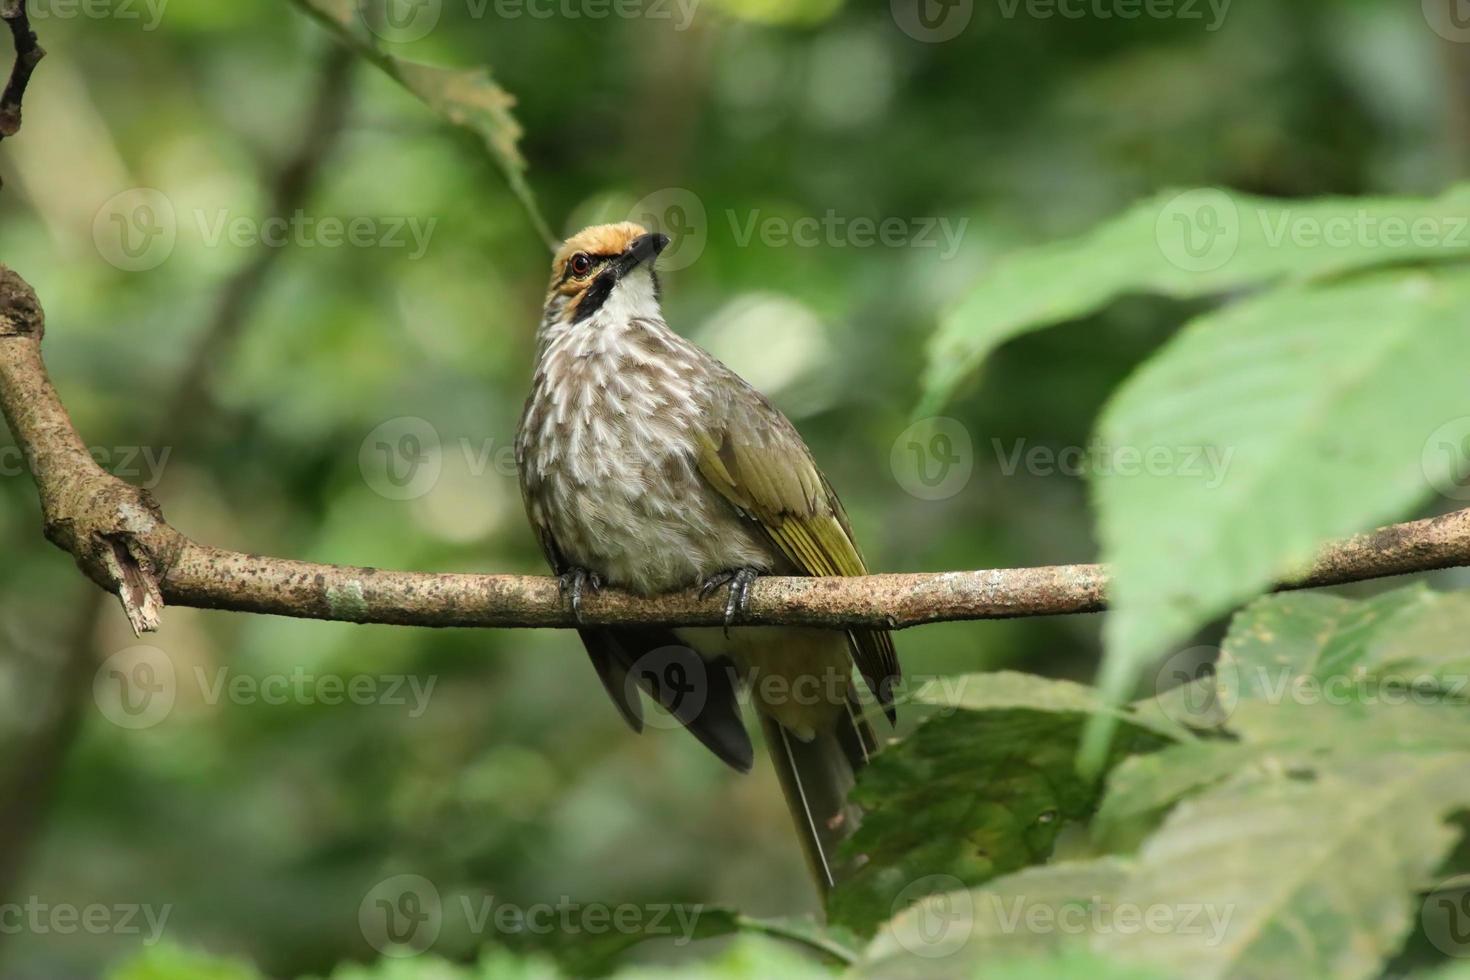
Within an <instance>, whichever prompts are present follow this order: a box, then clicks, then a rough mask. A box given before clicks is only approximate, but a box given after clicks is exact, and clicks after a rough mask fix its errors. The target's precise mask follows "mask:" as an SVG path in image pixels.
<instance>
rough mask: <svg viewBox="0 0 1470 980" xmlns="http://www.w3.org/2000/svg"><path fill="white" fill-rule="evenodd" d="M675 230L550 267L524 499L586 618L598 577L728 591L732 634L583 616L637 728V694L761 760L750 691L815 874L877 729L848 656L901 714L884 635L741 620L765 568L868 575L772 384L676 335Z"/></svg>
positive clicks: (734, 753) (630, 586)
mask: <svg viewBox="0 0 1470 980" xmlns="http://www.w3.org/2000/svg"><path fill="white" fill-rule="evenodd" d="M668 242H669V239H668V236H666V235H663V234H659V233H656V232H655V233H649V232H648V231H647V230H645V229H644V228H643V227H641V226H639V225H637V224H633V223H630V222H625V223H622V224H613V225H599V226H596V227H592V228H587V229H585V230H583V231H581V232H579V233H578V234H576V235H574V236H572V237H571V238H569V239H567V241H566V242H565V244H563V245H562V247H561V248H560V250H558V251H557V253H556V257H555V258H554V259H553V261H552V267H551V287H550V290H549V291H548V293H547V296H546V307H545V311H544V314H543V316H542V320H541V326H540V329H539V331H538V332H537V337H536V365H535V373H534V379H533V382H532V386H531V393H530V396H529V398H527V400H526V407H525V412H524V413H523V415H522V417H521V423H520V428H519V431H518V432H517V434H516V461H517V465H518V469H519V472H520V481H521V492H522V495H523V496H524V499H525V504H526V511H527V514H528V515H529V517H530V520H531V524H532V526H533V527H534V529H535V531H536V535H537V537H538V539H539V540H540V543H541V547H542V550H543V551H544V552H545V553H546V558H547V561H549V562H550V564H551V567H552V570H553V571H554V572H555V573H556V574H557V575H558V576H559V577H560V579H561V584H562V590H563V595H564V597H565V598H566V600H567V601H568V602H569V603H570V605H571V608H572V610H573V612H574V613H576V614H577V615H578V616H579V617H580V612H581V602H582V597H583V595H584V594H585V593H586V592H588V591H589V590H593V589H597V588H600V587H602V586H603V585H608V586H614V587H617V588H620V589H626V590H628V591H631V592H635V593H639V594H643V595H653V594H657V593H662V592H672V591H678V590H684V589H690V588H695V587H698V588H700V589H701V591H702V594H703V595H705V596H709V595H711V594H712V593H714V592H715V591H716V590H718V589H720V588H726V589H728V595H727V597H726V600H725V603H726V604H725V628H724V629H720V628H719V627H705V628H688V629H674V630H669V629H659V628H637V627H616V628H610V627H583V628H581V629H580V630H579V632H580V634H581V638H582V642H583V643H584V644H585V645H586V647H587V653H588V655H589V656H590V657H591V658H592V664H593V666H594V667H596V668H597V673H598V675H599V676H600V677H601V679H602V683H603V685H604V687H606V689H607V693H608V694H609V695H610V696H611V697H612V700H613V702H614V704H616V705H617V707H618V709H619V710H620V711H621V713H622V715H623V717H624V719H626V720H627V722H628V724H629V725H631V726H632V727H633V729H634V730H635V731H641V730H642V727H643V714H642V706H641V695H640V694H639V691H640V690H642V691H643V692H645V693H646V694H648V695H649V696H650V697H652V698H654V700H656V701H657V702H659V703H660V704H662V705H663V706H664V708H665V709H667V710H668V711H669V712H670V713H671V714H672V715H673V716H674V717H675V718H677V719H678V720H679V721H680V722H682V723H683V724H684V726H685V727H686V728H688V729H689V731H690V732H692V733H693V734H694V736H695V737H696V738H698V739H699V740H700V741H701V742H702V743H704V745H706V746H707V747H708V748H709V749H710V750H711V751H713V752H714V754H715V755H717V756H718V757H719V758H720V759H722V760H724V761H725V762H726V763H728V764H729V765H730V766H732V767H734V768H735V769H737V770H739V771H741V772H745V771H748V770H749V769H750V767H751V761H752V754H753V753H752V749H751V742H750V736H749V735H748V734H747V733H746V730H745V726H744V724H743V723H742V721H741V717H740V709H739V705H738V703H737V696H738V695H739V694H741V693H742V692H749V695H750V700H751V701H752V702H753V703H754V705H755V708H756V711H757V713H758V714H759V716H760V720H761V723H762V726H763V728H764V732H765V736H766V741H767V743H768V746H769V749H770V753H771V757H772V759H773V761H774V763H775V767H776V771H777V774H778V776H779V777H780V781H781V787H782V790H783V792H784V793H785V796H786V799H787V802H788V804H789V805H790V808H791V810H792V814H793V816H794V818H795V821H796V826H797V832H798V834H799V836H800V837H801V839H802V842H803V848H804V850H805V852H806V856H807V859H808V862H809V864H810V865H811V867H812V871H813V873H814V875H815V876H816V879H817V882H818V884H819V886H820V887H821V888H823V889H824V890H825V889H826V888H829V887H830V886H831V885H832V884H833V882H834V880H835V879H836V878H837V877H838V875H839V874H840V872H841V871H842V869H841V868H839V867H838V864H837V862H838V859H837V856H836V847H837V845H838V843H840V841H841V840H842V839H843V838H845V837H846V836H847V835H849V834H850V833H851V832H852V831H853V829H855V826H856V823H857V821H858V820H859V819H860V816H861V814H860V813H859V812H858V811H857V810H856V809H855V808H853V807H852V806H850V805H849V804H848V803H847V794H848V791H849V790H850V789H851V788H852V785H853V777H854V773H855V772H856V770H857V769H858V768H860V767H861V766H862V765H863V764H864V763H865V762H866V761H867V759H868V757H869V754H870V753H871V752H872V751H873V750H874V747H875V742H874V738H873V733H872V730H871V728H870V727H869V726H868V724H867V722H866V720H865V719H864V717H863V714H862V711H861V708H860V706H859V704H858V700H857V697H856V693H855V691H854V690H853V689H852V688H851V686H850V683H849V682H850V678H851V675H852V668H853V665H854V664H856V666H857V668H858V671H859V672H860V673H861V675H862V676H863V678H864V679H865V680H866V682H867V684H868V686H869V687H870V689H871V690H872V691H873V692H874V693H875V695H876V696H877V698H878V700H879V702H880V703H881V704H882V705H883V706H884V709H885V711H886V712H887V713H888V716H889V719H890V720H892V717H893V709H892V696H891V695H892V688H893V684H894V683H895V682H896V681H897V679H898V675H899V667H898V659H897V657H896V655H895V653H894V649H893V642H892V639H891V638H890V637H889V635H888V633H887V632H885V631H883V630H869V629H861V630H850V631H847V632H841V631H832V630H819V629H807V628H796V627H749V626H747V627H740V626H738V625H736V626H734V627H733V628H732V624H734V623H738V621H739V618H740V615H741V614H742V613H743V612H744V610H745V605H746V603H747V602H748V598H749V590H750V586H751V583H752V582H753V581H754V580H755V579H756V577H757V576H760V575H863V574H866V572H867V568H866V566H865V565H864V564H863V559H862V556H861V554H860V553H859V552H858V548H857V545H856V543H855V542H854V541H853V537H852V528H851V527H850V526H849V524H848V519H847V515H846V513H845V512H844V511H843V509H842V504H841V503H839V502H838V500H837V495H836V494H835V493H833V491H832V487H831V486H830V485H829V484H828V483H827V480H826V478H825V477H824V476H823V475H822V472H821V470H819V469H818V468H817V465H816V463H815V462H813V461H812V456H811V453H810V451H808V449H807V447H806V445H805V443H803V442H802V439H801V436H800V435H798V434H797V432H796V429H795V428H794V427H793V426H792V425H791V423H790V422H789V421H788V420H787V419H786V417H785V416H784V415H782V414H781V413H780V412H779V411H777V410H776V408H775V407H773V406H772V405H771V403H770V402H769V401H768V400H767V399H766V398H765V396H763V395H762V394H761V393H760V392H758V391H756V390H755V389H754V388H752V387H751V386H750V385H749V384H747V383H746V382H745V381H744V380H743V379H741V378H740V377H739V376H738V375H736V374H735V373H734V372H733V371H731V370H730V369H729V368H727V367H725V365H723V364H721V363H720V362H719V361H718V360H716V359H715V358H714V357H712V356H711V355H709V354H708V353H706V352H705V351H704V350H702V349H701V348H699V347H697V346H695V345H694V344H693V343H691V342H689V341H688V340H685V339H684V338H683V337H681V336H679V335H678V334H676V333H674V332H673V331H672V330H670V329H669V327H668V325H667V324H666V323H665V322H664V318H663V314H662V312H661V310H660V306H659V283H658V277H657V276H656V274H655V272H654V260H655V259H656V258H657V256H658V254H659V253H660V252H661V251H662V250H663V249H664V247H665V246H667V245H668Z"/></svg>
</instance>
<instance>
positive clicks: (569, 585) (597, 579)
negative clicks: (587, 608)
mask: <svg viewBox="0 0 1470 980" xmlns="http://www.w3.org/2000/svg"><path fill="white" fill-rule="evenodd" d="M557 582H558V584H559V585H560V586H561V594H562V598H563V599H564V600H566V601H567V602H568V604H569V605H570V606H571V607H572V616H573V618H575V619H576V620H577V622H579V623H580V622H581V621H582V593H583V592H584V591H591V592H597V591H598V590H600V589H601V588H602V576H601V575H598V574H597V573H596V572H594V571H592V570H590V569H586V568H569V569H567V570H566V571H565V572H562V573H561V574H560V575H558V576H557Z"/></svg>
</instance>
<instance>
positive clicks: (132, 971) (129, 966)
mask: <svg viewBox="0 0 1470 980" xmlns="http://www.w3.org/2000/svg"><path fill="white" fill-rule="evenodd" d="M107 977H108V980H262V978H263V974H261V973H260V972H259V971H258V970H256V969H255V968H254V967H253V966H251V965H250V964H248V963H244V962H241V961H239V960H227V959H225V958H223V957H219V956H210V955H208V954H207V953H198V952H194V951H193V950H188V949H184V948H183V947H180V946H175V945H173V944H171V943H166V942H165V943H160V944H158V945H156V946H148V947H145V948H144V949H143V951H142V952H141V953H139V954H138V955H137V956H136V957H134V958H133V959H130V960H127V961H126V962H124V963H123V964H121V965H120V966H117V967H114V968H113V969H112V970H111V971H109V972H108V974H107Z"/></svg>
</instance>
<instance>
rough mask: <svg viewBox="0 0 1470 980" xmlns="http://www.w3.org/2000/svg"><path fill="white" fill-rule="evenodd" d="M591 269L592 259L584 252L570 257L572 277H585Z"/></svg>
mask: <svg viewBox="0 0 1470 980" xmlns="http://www.w3.org/2000/svg"><path fill="white" fill-rule="evenodd" d="M591 269H592V258H591V256H589V255H588V254H587V253H586V252H578V253H577V254H576V255H573V256H572V275H574V276H585V275H586V274H587V273H588V272H590V271H591Z"/></svg>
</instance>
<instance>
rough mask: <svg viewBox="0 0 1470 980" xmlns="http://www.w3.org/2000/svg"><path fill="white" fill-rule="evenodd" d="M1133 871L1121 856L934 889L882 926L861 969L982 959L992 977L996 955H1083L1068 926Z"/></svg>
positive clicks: (909, 971) (935, 968)
mask: <svg viewBox="0 0 1470 980" xmlns="http://www.w3.org/2000/svg"><path fill="white" fill-rule="evenodd" d="M1129 872H1130V866H1129V864H1128V863H1127V862H1125V861H1120V860H1118V859H1116V858H1102V859H1099V860H1095V861H1078V862H1062V863H1058V864H1053V865H1048V866H1046V867H1040V868H1028V869H1027V870H1025V871H1019V872H1016V873H1015V874H1010V875H1006V876H1005V877H1004V878H999V879H997V880H995V881H993V882H991V883H990V884H989V885H987V886H986V887H984V888H977V889H974V890H971V891H965V890H954V891H949V892H944V893H941V894H935V895H931V896H929V897H927V898H925V899H923V900H922V901H920V902H918V903H916V904H915V905H913V906H911V907H909V908H907V909H905V910H904V911H902V912H901V913H900V914H898V915H897V916H895V917H894V918H893V920H892V921H890V922H888V923H886V924H885V925H884V926H883V929H882V930H881V931H880V932H879V933H878V935H876V936H875V937H874V938H873V941H872V943H870V944H869V946H868V948H867V950H866V951H865V952H864V954H863V959H862V961H861V962H860V963H859V964H858V970H857V972H858V975H859V976H875V977H884V978H905V977H953V976H963V975H966V973H968V972H969V971H972V970H974V969H976V968H977V967H980V966H982V965H984V966H985V967H986V972H985V974H984V975H986V976H989V975H990V973H989V969H988V966H989V964H990V963H991V962H993V961H995V960H1004V961H1007V962H1010V963H1012V964H1013V965H1014V964H1019V963H1021V962H1031V963H1052V962H1055V961H1056V960H1057V959H1062V960H1069V959H1070V958H1071V957H1072V956H1075V955H1085V954H1083V953H1082V951H1081V950H1080V949H1079V946H1080V945H1081V944H1082V943H1083V942H1085V939H1086V936H1085V935H1083V934H1080V933H1079V931H1078V930H1077V929H1075V928H1070V926H1071V925H1072V924H1073V923H1075V922H1079V921H1080V922H1086V921H1088V920H1089V919H1090V918H1091V915H1092V911H1093V909H1094V908H1096V907H1098V906H1100V905H1102V904H1103V903H1105V902H1108V901H1109V900H1110V899H1111V897H1112V896H1113V895H1115V894H1116V893H1117V892H1118V890H1119V889H1120V888H1121V887H1123V884H1124V883H1125V882H1126V881H1127V878H1128V875H1129ZM1063 923H1065V924H1066V925H1067V926H1068V928H1063V927H1062V924H1063ZM1048 925H1050V926H1051V927H1050V928H1047V926H1048ZM1001 975H1005V974H1001Z"/></svg>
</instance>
